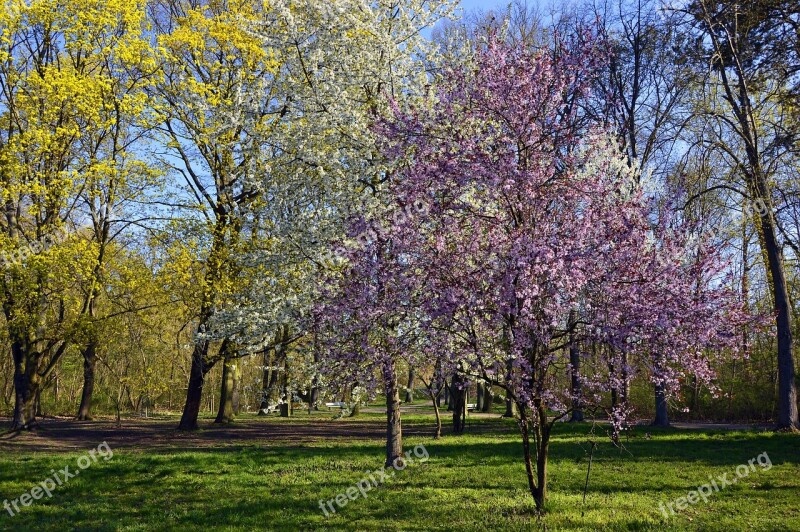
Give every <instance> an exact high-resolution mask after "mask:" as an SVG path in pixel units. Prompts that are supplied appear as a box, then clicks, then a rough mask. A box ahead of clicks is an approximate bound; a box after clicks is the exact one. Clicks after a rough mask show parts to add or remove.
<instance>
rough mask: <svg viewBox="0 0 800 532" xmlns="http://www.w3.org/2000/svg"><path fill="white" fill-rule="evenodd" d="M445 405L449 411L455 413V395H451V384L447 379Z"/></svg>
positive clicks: (445, 383)
mask: <svg viewBox="0 0 800 532" xmlns="http://www.w3.org/2000/svg"><path fill="white" fill-rule="evenodd" d="M444 404H445V405H446V406H447V411H448V412H452V411H453V394H452V393H451V388H450V384H449V383H448V382H447V379H445V381H444Z"/></svg>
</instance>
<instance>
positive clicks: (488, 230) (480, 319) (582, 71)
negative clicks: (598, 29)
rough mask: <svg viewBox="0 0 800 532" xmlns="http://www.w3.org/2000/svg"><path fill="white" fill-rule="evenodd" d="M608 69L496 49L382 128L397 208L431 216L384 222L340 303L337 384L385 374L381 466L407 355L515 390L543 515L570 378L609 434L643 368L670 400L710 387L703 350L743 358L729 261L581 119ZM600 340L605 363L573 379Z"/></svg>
mask: <svg viewBox="0 0 800 532" xmlns="http://www.w3.org/2000/svg"><path fill="white" fill-rule="evenodd" d="M553 50H556V51H555V52H554V51H553ZM604 55H605V54H604V51H603V47H602V46H601V43H598V42H596V41H594V40H593V39H592V38H590V36H589V35H588V34H585V35H581V36H580V38H576V39H573V40H569V41H558V40H557V42H556V45H555V46H554V47H552V48H550V49H542V50H538V51H534V50H530V49H522V48H515V47H512V46H509V45H507V44H506V43H504V42H503V41H502V39H500V38H498V37H497V36H496V35H489V38H488V40H487V42H486V43H485V45H484V46H481V47H480V48H479V49H477V50H476V51H475V53H474V57H473V58H472V60H471V61H470V62H468V63H467V64H466V65H457V66H452V67H450V68H448V69H446V70H445V72H444V74H443V77H442V80H441V83H440V84H439V86H438V87H437V101H436V105H435V106H434V107H433V109H429V110H425V111H422V110H420V111H419V112H416V113H414V112H411V113H401V112H400V111H397V113H396V116H395V117H394V118H393V119H392V120H390V121H388V122H386V123H384V124H383V126H382V128H381V130H380V134H381V135H382V136H383V139H384V144H383V146H384V150H385V152H386V154H387V155H389V156H393V157H395V158H396V159H397V160H403V161H406V164H403V165H400V166H399V168H398V169H397V170H396V172H395V173H394V174H393V175H392V180H391V181H390V185H389V186H390V188H391V197H392V198H394V201H395V202H396V203H397V205H398V208H401V207H402V206H403V205H410V204H420V203H421V204H425V205H426V206H427V209H426V210H425V213H424V215H421V216H416V217H407V218H405V219H403V220H401V222H400V223H393V222H392V223H387V222H388V221H387V220H383V221H382V223H385V224H386V225H383V227H386V230H385V231H382V232H381V234H380V235H374V238H371V239H368V240H369V242H368V245H366V246H362V247H360V248H359V249H358V250H356V251H355V252H353V253H351V254H349V256H348V261H349V262H348V264H349V266H348V268H349V269H348V275H345V276H344V280H342V281H340V282H339V283H338V285H337V288H336V289H334V290H332V291H331V292H330V294H329V300H328V301H329V302H328V304H327V305H328V306H327V309H328V311H327V315H328V316H330V317H333V318H334V321H335V322H338V323H340V324H342V325H341V326H340V327H341V334H340V335H339V337H338V340H335V341H334V344H337V345H338V346H339V347H338V348H336V349H331V350H330V352H329V356H328V357H327V359H328V360H329V361H332V362H331V363H332V366H331V367H332V368H337V369H336V370H335V371H329V372H328V373H329V374H333V373H336V374H337V375H338V376H340V377H343V376H350V375H351V373H349V372H352V374H353V376H352V377H351V380H352V378H358V379H360V382H367V381H372V382H377V381H375V377H374V375H376V373H377V374H379V375H381V376H382V379H383V384H384V386H385V391H386V395H387V403H388V406H389V408H388V411H389V414H388V416H389V432H388V440H389V441H388V443H387V449H388V452H387V462H388V461H389V459H390V458H391V457H392V456H399V453H397V448H396V447H395V446H394V445H395V444H394V443H393V434H396V433H397V431H396V429H395V428H393V422H392V420H393V419H394V416H396V419H397V421H398V424H399V395H397V385H396V382H397V375H396V372H395V371H394V368H395V367H396V363H395V361H396V360H397V357H401V356H412V355H411V354H412V353H413V356H417V357H428V358H431V359H436V358H438V359H442V358H444V360H446V361H447V363H446V364H447V366H448V367H447V368H445V370H446V371H458V372H460V373H461V375H463V376H467V377H472V378H478V379H482V380H483V381H485V382H488V383H490V384H491V385H493V386H497V387H500V388H502V389H504V390H505V391H506V394H507V396H508V397H510V398H511V399H512V400H513V401H514V403H515V404H516V406H517V412H518V418H517V421H518V425H519V428H520V432H521V436H522V442H523V451H524V459H525V466H526V471H527V477H528V483H529V488H530V491H531V494H532V496H533V498H534V500H535V503H536V506H537V508H538V509H539V510H540V511H541V510H543V507H544V501H545V497H546V492H547V463H548V450H549V443H550V435H551V431H552V428H553V425H554V423H556V422H557V421H558V420H561V419H564V418H565V417H566V416H567V415H569V414H570V412H572V410H573V408H574V407H575V404H576V402H577V401H576V399H578V398H576V397H575V394H576V390H575V386H574V383H573V382H571V381H570V380H569V379H566V378H564V377H565V375H566V373H567V372H569V371H571V370H572V372H573V373H575V377H576V380H577V381H578V382H579V383H580V384H581V386H580V388H581V397H580V398H579V404H580V405H581V408H587V409H590V408H595V409H599V408H603V409H605V410H607V411H608V413H609V417H610V420H611V426H612V429H613V430H612V432H613V433H614V434H616V433H617V432H618V431H619V430H620V429H621V428H622V427H623V426H624V423H625V420H626V418H627V416H628V415H629V413H630V412H629V408H628V405H627V401H626V399H627V397H626V388H627V382H628V381H629V379H630V378H631V377H632V375H634V374H635V373H636V372H637V371H643V372H647V375H648V376H649V377H650V378H651V379H652V380H653V381H654V382H655V383H657V384H659V385H661V387H662V389H663V390H664V394H665V396H666V395H668V394H671V393H675V391H676V388H677V387H676V384H677V382H678V380H679V378H680V377H681V376H683V375H685V374H687V373H692V374H694V375H696V376H697V377H698V378H699V379H702V380H703V381H709V380H710V379H711V378H712V377H713V372H712V371H711V365H710V363H709V355H708V353H709V352H719V350H721V349H735V347H736V345H737V342H736V335H735V334H734V329H735V328H736V327H739V326H741V325H742V323H744V322H745V321H746V320H747V319H748V317H747V316H745V315H744V313H743V312H742V311H741V305H739V304H738V302H737V301H736V297H735V293H734V292H733V291H730V290H728V289H727V287H726V286H727V285H726V282H725V277H724V270H725V264H724V262H723V261H722V260H721V254H720V251H719V250H717V249H714V248H711V247H709V246H708V245H707V244H705V243H704V242H703V241H702V239H697V238H696V237H695V236H694V235H693V232H692V228H691V227H688V226H686V225H685V224H682V223H680V221H678V220H676V219H672V218H670V217H668V216H660V215H659V213H658V211H657V210H656V209H654V205H655V202H654V201H652V198H649V197H647V196H646V195H645V194H644V193H643V191H642V190H641V187H640V186H639V179H637V176H636V175H634V173H633V172H634V170H632V169H631V168H630V167H629V165H627V164H626V163H625V161H624V159H623V155H622V153H621V152H620V150H619V149H618V148H617V147H616V145H615V144H614V143H613V142H611V141H609V140H608V138H609V137H608V136H607V135H605V134H604V133H603V132H602V129H601V128H600V127H594V128H593V129H588V128H586V126H585V122H584V121H583V120H579V119H578V118H579V115H580V109H581V103H582V101H584V100H586V99H588V98H590V97H592V95H591V94H590V87H591V78H592V75H593V73H594V72H595V71H596V70H597V68H598V65H600V64H601V63H602V61H603V60H604ZM579 124H580V125H579ZM598 126H599V125H598ZM337 320H338V321H337ZM589 343H591V344H594V345H599V346H601V349H600V354H599V362H596V363H594V364H586V365H582V367H581V369H580V370H579V371H578V369H577V368H574V367H573V366H575V364H574V362H575V357H574V355H575V352H576V350H577V351H578V358H587V357H586V356H585V353H581V349H582V347H581V346H585V345H587V344H589ZM571 352H572V354H573V357H572V358H571V357H570V353H571ZM376 366H377V367H379V368H380V369H381V372H376V371H374V370H375V367H376ZM344 368H350V369H344ZM356 374H357V377H355V375H356ZM379 380H380V379H378V381H379ZM609 392H610V393H611V394H612V395H613V396H615V398H616V399H615V400H614V401H612V405H611V407H609V406H608V404H607V401H606V399H607V396H608V393H609ZM390 447H391V449H389V448H390Z"/></svg>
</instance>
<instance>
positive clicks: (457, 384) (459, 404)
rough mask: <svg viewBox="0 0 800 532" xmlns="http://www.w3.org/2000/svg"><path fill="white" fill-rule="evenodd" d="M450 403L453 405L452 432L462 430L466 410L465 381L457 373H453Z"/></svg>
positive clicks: (460, 431)
mask: <svg viewBox="0 0 800 532" xmlns="http://www.w3.org/2000/svg"><path fill="white" fill-rule="evenodd" d="M452 382H453V387H452V389H451V392H450V393H451V399H450V404H451V406H452V407H453V432H454V433H455V434H461V433H463V432H464V423H465V421H466V412H467V384H468V383H467V381H466V379H465V378H464V377H463V376H462V375H461V374H459V373H456V374H455V375H453V381H452Z"/></svg>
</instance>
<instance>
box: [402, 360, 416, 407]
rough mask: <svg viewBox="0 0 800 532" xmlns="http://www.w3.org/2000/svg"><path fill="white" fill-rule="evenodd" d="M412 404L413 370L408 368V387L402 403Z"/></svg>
mask: <svg viewBox="0 0 800 532" xmlns="http://www.w3.org/2000/svg"><path fill="white" fill-rule="evenodd" d="M413 402H414V368H412V367H409V368H408V386H406V399H405V401H404V403H413Z"/></svg>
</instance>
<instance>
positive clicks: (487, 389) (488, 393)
mask: <svg viewBox="0 0 800 532" xmlns="http://www.w3.org/2000/svg"><path fill="white" fill-rule="evenodd" d="M492 400H493V397H492V387H491V385H490V384H489V383H488V382H487V383H485V384H484V385H483V408H482V409H481V412H491V411H492Z"/></svg>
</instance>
